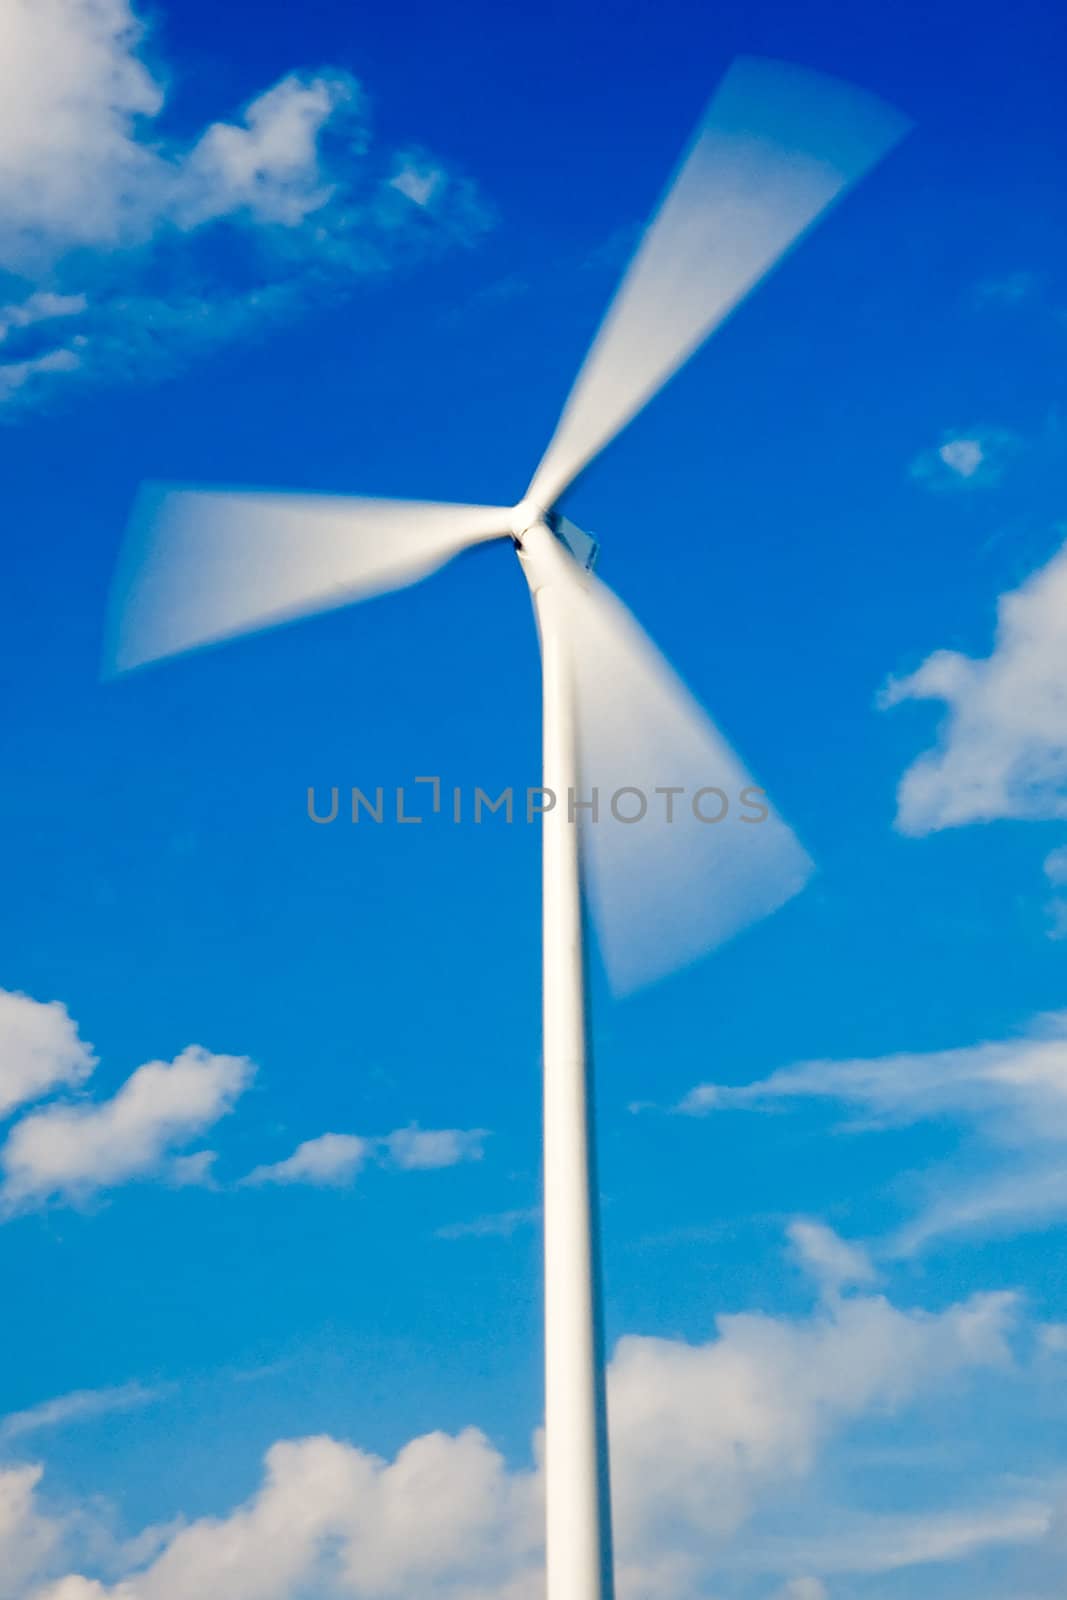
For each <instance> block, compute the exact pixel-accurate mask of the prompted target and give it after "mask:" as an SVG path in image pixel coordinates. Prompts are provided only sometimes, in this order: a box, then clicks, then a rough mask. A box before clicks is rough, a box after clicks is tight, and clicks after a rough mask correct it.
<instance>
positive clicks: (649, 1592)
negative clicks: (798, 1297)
mask: <svg viewBox="0 0 1067 1600" xmlns="http://www.w3.org/2000/svg"><path fill="white" fill-rule="evenodd" d="M1016 1316H1017V1307H1016V1305H1015V1303H1014V1301H1013V1299H1012V1297H1011V1296H1009V1295H999V1296H997V1295H994V1296H976V1297H974V1298H972V1299H971V1300H967V1301H964V1302H961V1303H960V1304H957V1305H951V1306H949V1307H948V1308H947V1309H945V1310H944V1311H942V1312H940V1313H937V1314H927V1313H923V1312H918V1311H906V1310H901V1309H899V1308H897V1307H894V1306H892V1305H890V1304H889V1303H888V1302H887V1301H885V1300H883V1299H881V1298H879V1297H859V1298H851V1299H848V1300H844V1301H840V1300H838V1301H836V1302H834V1303H832V1304H826V1305H824V1306H822V1307H821V1308H820V1309H819V1310H818V1311H817V1312H816V1313H815V1314H814V1315H812V1316H810V1317H802V1318H797V1319H782V1318H773V1317H768V1316H762V1315H756V1314H749V1315H743V1316H731V1317H723V1318H721V1319H719V1321H718V1323H717V1328H716V1331H715V1334H714V1336H713V1337H712V1338H711V1339H709V1341H708V1342H707V1343H704V1344H699V1345H688V1344H684V1343H681V1342H679V1341H676V1340H670V1339H656V1338H640V1337H632V1338H627V1339H623V1340H622V1341H621V1342H620V1344H619V1346H618V1348H617V1350H616V1352H615V1355H614V1357H613V1360H612V1362H611V1366H610V1371H609V1380H608V1382H609V1403H610V1409H611V1421H612V1445H613V1461H614V1464H615V1485H614V1487H615V1508H616V1531H617V1542H618V1557H619V1578H620V1583H619V1588H620V1595H621V1596H622V1597H623V1600H691V1597H692V1596H693V1595H694V1594H707V1593H715V1594H719V1593H720V1592H721V1591H720V1584H719V1580H720V1577H721V1574H722V1571H723V1561H724V1555H725V1554H726V1553H727V1552H730V1551H734V1552H735V1555H736V1551H737V1546H736V1543H733V1542H732V1541H736V1538H737V1536H738V1533H739V1530H741V1529H742V1528H743V1526H744V1525H745V1524H746V1523H747V1522H748V1520H749V1519H750V1518H751V1517H752V1515H753V1513H755V1512H756V1511H757V1510H758V1509H759V1508H761V1507H762V1508H764V1509H766V1508H772V1509H773V1507H774V1506H775V1505H776V1504H777V1503H778V1502H779V1501H780V1500H781V1498H782V1496H783V1495H784V1493H785V1492H786V1491H787V1490H788V1488H789V1486H790V1485H791V1484H799V1483H804V1482H806V1481H808V1480H809V1479H810V1478H811V1476H812V1473H813V1471H814V1469H815V1467H816V1466H817V1464H818V1462H819V1459H820V1457H821V1455H822V1452H823V1451H824V1449H825V1448H826V1447H827V1446H828V1444H829V1443H830V1442H831V1441H832V1439H833V1438H834V1437H835V1436H836V1435H839V1434H840V1433H842V1432H843V1431H846V1430H848V1428H849V1427H850V1426H851V1425H852V1424H853V1423H854V1422H856V1421H857V1420H859V1419H862V1418H864V1417H871V1416H881V1417H887V1416H889V1415H893V1414H898V1413H901V1412H903V1411H906V1410H907V1409H908V1408H909V1407H913V1406H916V1405H921V1404H922V1402H923V1401H924V1399H925V1398H926V1397H927V1396H935V1395H943V1394H944V1392H945V1390H946V1387H947V1386H948V1385H950V1384H951V1383H952V1382H960V1381H963V1380H965V1379H966V1377H967V1375H972V1376H974V1377H980V1378H981V1382H982V1384H983V1387H988V1385H989V1383H990V1381H991V1377H992V1375H993V1374H995V1372H996V1371H997V1370H998V1369H1002V1368H1004V1367H1005V1365H1006V1363H1007V1361H1008V1347H1007V1339H1008V1335H1009V1334H1010V1332H1011V1330H1012V1327H1013V1324H1014V1322H1015V1319H1016ZM538 1459H539V1451H538ZM35 1487H36V1480H33V1481H32V1482H28V1483H27V1485H26V1486H24V1489H23V1497H24V1499H25V1497H26V1493H27V1490H28V1491H30V1492H31V1499H30V1501H29V1503H28V1504H27V1508H26V1509H27V1511H28V1512H29V1513H30V1514H31V1515H32V1514H33V1513H34V1506H33V1503H32V1491H33V1490H34V1488H35ZM542 1514H543V1513H542V1485H541V1478H540V1469H539V1468H538V1469H536V1470H524V1469H516V1468H509V1467H508V1466H507V1464H506V1463H505V1461H504V1460H503V1458H502V1457H501V1455H500V1454H499V1452H498V1451H496V1450H495V1449H494V1448H493V1447H492V1446H491V1445H490V1444H489V1442H488V1441H487V1440H486V1439H485V1437H484V1436H483V1435H482V1434H481V1433H479V1432H478V1431H477V1430H474V1429H468V1430H466V1431H465V1432H462V1433H460V1434H458V1435H456V1436H449V1435H445V1434H441V1433H433V1434H428V1435H425V1436H423V1437H421V1438H418V1439H415V1440H413V1441H412V1442H411V1443H410V1444H408V1445H406V1446H405V1447H404V1448H403V1449H401V1450H400V1451H399V1452H398V1453H397V1455H396V1456H395V1457H394V1458H393V1459H391V1460H384V1459H382V1458H380V1457H377V1456H374V1455H371V1454H368V1453H367V1452H365V1451H363V1450H360V1449H358V1448H356V1447H354V1446H353V1445H351V1444H347V1443H344V1442H341V1441H339V1440H336V1439H332V1438H328V1437H318V1438H306V1439H296V1440H289V1441H284V1442H281V1443H278V1444H276V1445H274V1446H273V1447H272V1448H271V1450H270V1451H269V1452H268V1453H267V1457H266V1462H265V1470H264V1476H263V1480H262V1483H261V1485H260V1487H259V1488H258V1489H257V1490H256V1492H255V1493H254V1494H253V1495H252V1496H251V1497H250V1498H249V1499H248V1500H247V1501H246V1502H244V1503H243V1504H242V1505H239V1506H237V1507H236V1508H235V1509H233V1510H231V1511H229V1512H228V1513H226V1514H223V1515H221V1516H214V1517H203V1518H201V1519H199V1520H197V1521H194V1522H192V1523H189V1524H188V1525H186V1526H183V1527H179V1528H176V1529H173V1530H171V1531H170V1532H169V1533H168V1534H167V1536H166V1538H165V1540H164V1542H163V1546H162V1548H161V1549H160V1550H159V1551H158V1553H156V1554H155V1555H153V1556H152V1557H151V1558H150V1559H148V1560H145V1559H143V1558H142V1559H141V1560H140V1561H139V1562H137V1563H136V1564H134V1563H133V1562H128V1563H127V1566H126V1567H125V1568H122V1569H119V1570H118V1571H116V1572H113V1573H112V1574H107V1573H103V1572H100V1571H99V1570H98V1569H96V1568H95V1567H94V1564H93V1561H92V1560H91V1559H90V1558H89V1557H86V1558H85V1559H83V1560H82V1561H80V1562H79V1561H77V1560H74V1561H71V1562H70V1563H69V1566H68V1568H67V1569H66V1572H67V1576H66V1577H65V1580H64V1581H65V1582H66V1583H67V1585H68V1587H67V1588H66V1589H64V1588H63V1587H59V1586H57V1580H58V1579H59V1578H60V1576H61V1573H62V1572H63V1571H64V1569H62V1568H60V1569H58V1570H57V1568H56V1564H55V1561H54V1560H53V1561H52V1564H51V1567H50V1570H49V1571H48V1572H42V1573H41V1575H40V1579H39V1581H40V1583H42V1584H47V1582H48V1580H49V1579H51V1580H52V1583H51V1587H43V1588H41V1589H39V1590H38V1591H37V1594H36V1597H35V1600H90V1597H92V1600H189V1597H190V1596H194V1595H195V1596H200V1595H216V1594H218V1595H225V1597H226V1600H297V1597H298V1596H301V1595H304V1594H310V1593H314V1594H315V1595H317V1596H321V1597H322V1600H333V1597H334V1596H338V1597H340V1596H345V1597H347V1600H394V1597H395V1600H406V1597H408V1596H410V1595H412V1594H418V1595H420V1596H421V1597H424V1600H535V1597H537V1596H539V1595H541V1594H543V1583H544V1579H543V1572H542V1568H541V1548H540V1547H541V1527H542ZM745 1537H746V1538H748V1540H749V1548H750V1549H751V1550H755V1551H760V1550H764V1549H765V1547H766V1539H765V1536H764V1531H763V1528H762V1526H760V1527H759V1528H758V1529H756V1530H755V1531H753V1533H752V1534H751V1535H746V1536H745ZM957 1542H960V1541H957ZM929 1547H930V1540H929V1539H927V1540H926V1541H925V1542H924V1543H920V1542H918V1541H913V1553H914V1555H915V1559H917V1560H920V1561H921V1560H926V1559H929ZM961 1553H962V1543H961ZM795 1554H796V1552H795V1551H794V1550H793V1549H788V1548H786V1547H785V1546H783V1562H782V1563H777V1562H776V1561H768V1560H766V1559H764V1560H762V1561H761V1562H760V1563H759V1565H758V1570H760V1571H765V1572H769V1573H774V1572H777V1575H778V1580H779V1582H780V1581H781V1580H782V1579H789V1580H790V1582H789V1583H787V1585H786V1587H785V1589H784V1590H781V1591H780V1595H781V1596H782V1600H784V1597H785V1596H788V1597H789V1600H815V1597H816V1596H818V1595H819V1594H820V1592H821V1591H820V1589H819V1587H818V1584H819V1582H820V1579H819V1569H818V1567H817V1566H815V1565H809V1566H804V1565H798V1563H797V1562H796V1561H795V1559H794V1556H795ZM747 1559H748V1564H749V1570H752V1567H753V1560H752V1558H751V1557H749V1558H747ZM837 1559H838V1564H839V1565H840V1562H841V1556H840V1552H838V1556H837ZM72 1568H80V1571H81V1574H82V1576H81V1577H80V1583H81V1584H82V1585H84V1587H79V1586H78V1583H76V1582H75V1580H74V1576H73V1573H72V1571H71V1569H72ZM123 1573H124V1574H125V1576H124V1577H123ZM797 1574H805V1576H803V1577H800V1576H797ZM115 1578H117V1580H118V1581H117V1586H111V1584H112V1581H113V1579H115ZM100 1579H104V1580H105V1581H104V1584H103V1587H101V1588H97V1589H94V1588H93V1587H92V1584H93V1583H94V1582H99V1580H100ZM709 1586H710V1587H709ZM746 1592H748V1591H746Z"/></svg>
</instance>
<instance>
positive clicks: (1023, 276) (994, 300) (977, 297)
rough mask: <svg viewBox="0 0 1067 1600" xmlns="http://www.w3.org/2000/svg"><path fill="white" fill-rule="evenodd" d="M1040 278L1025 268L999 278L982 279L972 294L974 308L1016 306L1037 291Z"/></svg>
mask: <svg viewBox="0 0 1067 1600" xmlns="http://www.w3.org/2000/svg"><path fill="white" fill-rule="evenodd" d="M1039 283H1040V278H1039V276H1038V274H1037V273H1036V272H1030V271H1028V270H1027V269H1026V268H1025V267H1020V268H1017V269H1016V270H1015V271H1014V272H1006V273H1004V275H1003V276H1002V277H999V278H983V279H982V281H981V282H980V283H976V284H975V286H974V291H973V294H972V299H973V302H974V304H975V305H976V306H979V307H982V306H1017V305H1019V304H1020V303H1021V302H1022V301H1024V300H1029V299H1030V298H1031V297H1032V296H1033V295H1034V294H1035V293H1036V291H1037V288H1038V285H1039Z"/></svg>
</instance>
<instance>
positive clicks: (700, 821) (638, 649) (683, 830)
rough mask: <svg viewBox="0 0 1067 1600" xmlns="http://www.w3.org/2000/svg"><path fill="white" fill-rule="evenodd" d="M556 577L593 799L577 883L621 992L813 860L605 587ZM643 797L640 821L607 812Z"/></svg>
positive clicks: (786, 886)
mask: <svg viewBox="0 0 1067 1600" xmlns="http://www.w3.org/2000/svg"><path fill="white" fill-rule="evenodd" d="M564 583H565V587H566V592H567V595H568V599H567V602H566V611H565V615H566V621H567V626H568V631H569V636H570V651H571V661H572V671H573V692H574V698H575V709H576V721H577V726H578V738H579V744H580V749H579V760H578V766H579V772H580V774H581V777H580V787H581V792H580V794H579V796H578V799H579V800H589V799H591V798H592V791H593V790H594V789H595V790H596V791H597V801H598V811H597V816H596V820H595V821H594V820H593V817H592V814H591V812H590V811H589V810H587V809H582V810H581V811H579V812H578V816H579V818H580V819H581V820H580V826H581V830H582V856H583V863H584V866H585V869H586V877H587V891H588V897H589V901H590V904H591V907H592V910H593V913H594V917H595V920H596V923H597V931H598V934H599V939H600V947H601V952H602V955H603V958H604V964H605V967H606V968H607V972H608V976H609V979H610V980H611V984H612V987H613V988H614V989H615V990H616V992H619V993H625V992H627V991H629V990H631V989H635V988H638V987H640V986H641V985H642V984H644V983H648V982H651V981H653V980H654V979H656V978H659V977H663V976H664V975H665V974H666V973H668V972H671V971H673V970H674V969H676V968H677V967H680V966H684V965H685V964H687V963H688V962H690V961H692V960H695V959H696V958H697V957H698V956H700V955H703V954H704V953H706V952H707V951H708V950H711V949H712V948H713V947H714V946H715V945H717V944H720V943H722V942H723V941H724V940H726V939H729V938H731V937H732V936H733V934H735V933H737V932H739V931H740V930H741V929H742V928H744V927H746V926H747V925H748V924H749V923H751V922H755V921H756V920H758V919H759V918H761V917H764V916H766V915H768V914H769V913H770V912H772V911H775V910H776V909H777V908H778V907H779V906H781V905H783V904H784V903H785V901H786V900H788V899H790V898H791V897H792V896H793V895H794V894H796V893H797V892H798V891H799V890H800V889H802V888H803V887H804V884H805V883H806V882H807V880H808V878H809V877H810V875H811V873H812V871H813V870H814V868H813V864H812V862H811V860H810V858H809V857H808V855H807V853H806V851H805V850H804V849H803V847H802V846H801V844H800V843H799V841H798V840H797V838H796V836H795V835H794V833H793V832H792V830H791V829H790V828H789V827H788V826H787V825H786V824H785V823H784V822H783V821H782V820H781V818H780V817H778V816H777V815H776V814H775V812H774V810H773V808H772V806H771V803H770V800H769V798H768V797H767V796H766V795H765V794H764V791H763V790H762V789H758V788H757V787H756V785H755V782H754V780H753V778H752V777H751V776H750V775H749V773H747V772H746V770H745V768H744V767H743V766H742V764H741V762H740V761H739V760H738V757H737V756H736V755H735V754H734V752H733V750H732V749H731V748H730V746H729V744H728V743H727V742H726V740H725V739H724V737H723V735H722V734H721V733H720V732H719V730H718V729H717V728H716V727H715V726H714V724H713V723H712V722H711V721H710V719H709V718H708V716H707V715H706V713H705V712H704V711H703V710H702V709H701V707H700V706H699V705H698V704H697V702H696V701H695V700H694V699H693V697H692V695H691V694H690V693H689V691H688V690H687V689H686V688H685V686H684V685H683V683H682V682H681V680H680V679H679V678H678V676H677V674H676V673H675V672H674V670H673V668H672V667H671V666H670V665H669V663H668V662H667V661H666V660H665V659H664V658H663V656H662V655H661V654H660V652H659V651H658V650H657V649H656V647H655V645H654V644H653V643H652V641H651V640H650V639H649V638H648V636H647V634H645V633H644V632H643V630H642V629H641V627H640V626H639V625H638V623H637V622H636V620H635V619H634V617H633V616H632V615H631V614H630V612H629V611H628V610H627V609H626V607H625V606H624V605H623V604H622V602H621V601H620V600H619V599H618V597H617V596H616V595H614V594H613V593H612V591H611V590H610V589H608V588H607V587H606V586H605V585H604V584H602V583H600V582H598V580H597V579H595V578H592V577H591V576H587V575H584V574H583V575H581V576H579V575H578V571H577V569H576V568H574V569H573V571H570V572H568V574H567V577H566V578H565V580H564ZM672 788H673V789H675V790H676V791H679V792H676V793H675V794H674V795H673V796H669V795H668V793H667V792H666V791H668V790H669V789H672ZM701 791H704V792H703V793H701ZM557 803H558V804H564V803H566V802H565V800H564V797H562V796H561V797H559V799H558V801H557ZM642 803H643V804H644V805H645V806H647V810H646V811H645V812H644V814H643V815H640V817H639V820H633V821H624V820H620V818H624V817H631V818H632V817H638V816H639V813H640V812H641V809H642ZM669 803H670V807H671V810H670V812H668V804H669ZM724 806H725V811H724ZM762 808H766V810H765V813H764V814H763V815H762V820H756V819H757V818H759V817H760V816H761V809H762ZM720 813H722V815H721V817H720V820H718V821H716V820H714V819H715V818H716V817H719V816H720ZM668 815H671V816H672V820H668Z"/></svg>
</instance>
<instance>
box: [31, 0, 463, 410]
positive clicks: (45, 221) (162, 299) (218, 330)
mask: <svg viewBox="0 0 1067 1600" xmlns="http://www.w3.org/2000/svg"><path fill="white" fill-rule="evenodd" d="M153 44H154V40H153V36H152V33H151V29H150V28H149V26H148V24H147V22H146V21H144V20H142V19H141V18H140V17H139V16H138V15H137V13H135V11H134V10H133V8H132V6H131V3H130V0H7V3H6V6H5V10H4V19H3V48H2V50H0V295H2V300H0V307H2V309H0V343H2V344H3V347H4V348H3V350H2V353H0V403H2V402H3V401H5V400H7V401H14V400H16V399H17V400H19V401H20V402H21V403H23V404H32V403H34V401H35V400H36V398H37V397H38V396H39V395H47V393H48V392H49V391H50V387H51V386H52V385H53V384H54V383H56V382H58V381H59V380H60V379H61V378H64V377H66V378H67V379H68V380H69V378H70V376H71V375H72V374H76V373H77V374H80V375H82V377H83V378H92V377H98V378H99V377H109V376H114V377H118V376H129V375H131V374H133V375H140V376H144V375H146V374H149V375H150V374H152V373H153V372H155V371H157V370H160V369H163V370H166V368H167V367H168V365H171V364H173V363H175V362H176V361H178V360H180V359H187V358H188V356H189V355H190V354H191V353H195V352H196V350H197V349H201V348H204V347H205V346H210V345H211V344H213V343H217V342H218V341H220V340H224V339H229V338H233V337H235V336H238V335H240V334H241V333H242V332H244V331H245V329H246V328H247V327H248V326H249V325H250V324H252V323H254V322H262V321H263V320H264V319H267V318H272V317H290V316H293V315H295V314H297V313H298V312H299V311H300V310H301V309H302V307H303V306H304V305H305V304H306V303H307V301H308V300H309V299H310V298H314V299H315V300H316V301H317V302H318V303H321V302H322V299H323V297H324V296H326V295H330V296H333V297H335V298H340V297H342V296H343V295H344V294H346V293H348V292H350V288H351V285H352V282H353V281H354V279H356V278H357V277H358V276H360V275H363V274H366V273H368V272H380V271H381V270H383V269H385V268H387V267H388V266H390V265H391V264H393V263H394V262H397V261H400V260H404V259H408V258H410V257H411V256H412V255H413V254H419V253H424V252H425V250H426V249H427V248H428V247H430V246H433V245H440V244H446V243H456V242H469V241H470V240H472V239H473V238H475V237H477V236H478V234H479V233H480V232H482V231H483V230H484V228H485V227H486V226H487V222H488V216H487V213H486V211H485V208H484V207H483V206H482V205H481V203H480V201H479V200H478V197H477V195H476V193H475V191H474V189H473V186H472V185H471V184H470V183H469V182H468V181H467V180H465V179H462V178H457V177H456V176H455V175H453V174H451V173H449V172H447V171H446V170H445V169H444V168H443V167H442V166H441V164H440V163H438V162H434V161H433V159H432V158H431V157H421V156H414V155H411V154H410V153H408V152H404V151H394V152H390V151H388V150H382V151H379V150H377V149H376V148H375V147H374V146H373V145H372V141H371V138H370V131H369V122H368V109H367V101H366V97H365V95H364V93H363V90H362V88H361V86H360V85H359V84H358V83H357V81H356V80H355V79H354V78H353V77H352V76H351V74H349V73H346V72H342V71H339V70H333V69H323V70H321V71H318V72H313V73H309V72H299V71H295V72H291V73H289V74H287V75H286V76H285V77H283V78H282V79H281V80H280V81H279V82H278V83H276V84H274V85H273V86H271V87H268V88H266V89H265V90H264V91H263V92H262V93H259V94H257V95H255V96H254V97H253V98H252V99H251V100H250V101H249V103H248V104H247V105H246V106H245V107H244V109H243V110H242V111H239V112H238V113H237V114H236V115H234V116H233V117H232V118H230V119H227V120H223V119H220V120H216V121H214V122H212V123H211V124H210V125H209V126H208V127H207V128H205V129H204V130H203V131H201V132H199V133H195V134H193V135H192V136H191V137H188V138H186V139H184V140H178V139H175V138H173V137H168V136H167V135H166V134H165V133H164V132H163V131H162V129H161V127H160V125H159V123H158V121H157V119H158V118H159V114H160V112H161V111H162V110H163V107H164V102H165V99H166V85H167V79H168V77H169V74H168V73H167V72H166V70H165V69H164V68H163V66H162V64H161V63H158V62H154V63H153V62H150V59H149V52H150V51H151V49H152V47H153ZM219 230H225V232H226V237H225V248H223V249H218V248H216V247H215V246H216V244H217V242H218V239H219ZM156 282H159V283H162V284H165V286H166V287H165V290H162V291H160V292H158V293H157V292H154V290H153V287H152V285H153V283H156ZM61 321H62V322H63V323H64V324H67V326H66V327H65V328H61V327H60V326H58V324H59V323H60V322H61Z"/></svg>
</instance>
